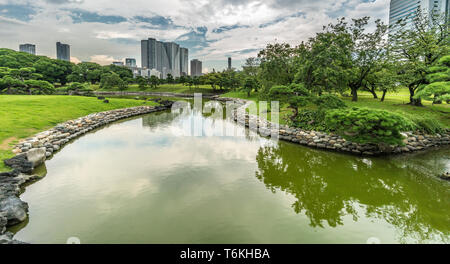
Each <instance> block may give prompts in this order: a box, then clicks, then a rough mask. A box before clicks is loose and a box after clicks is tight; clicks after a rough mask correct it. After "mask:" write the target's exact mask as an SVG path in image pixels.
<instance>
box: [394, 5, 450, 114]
mask: <svg viewBox="0 0 450 264" xmlns="http://www.w3.org/2000/svg"><path fill="white" fill-rule="evenodd" d="M407 20H411V21H412V26H409V25H408V24H407ZM449 28H450V27H449V21H446V20H445V18H444V17H443V16H435V15H431V16H430V15H428V14H426V13H424V12H423V11H421V10H420V9H418V10H417V12H416V13H415V14H414V16H413V17H406V18H405V19H402V20H399V22H398V23H397V24H396V25H395V26H394V27H393V28H392V30H391V31H392V32H391V33H390V36H389V39H390V50H391V52H392V54H393V56H394V60H395V61H398V62H399V67H400V72H401V74H400V76H399V81H401V82H402V83H403V84H404V85H405V86H406V87H408V89H409V93H410V104H411V105H416V106H420V105H422V102H421V99H422V97H420V96H419V97H415V93H416V92H417V91H418V89H420V88H422V87H425V85H426V84H428V80H427V74H428V72H427V71H428V69H430V67H432V66H434V65H436V64H437V62H438V61H439V59H440V58H441V57H442V56H444V55H448V54H449V53H450V34H449Z"/></svg>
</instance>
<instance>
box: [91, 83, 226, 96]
mask: <svg viewBox="0 0 450 264" xmlns="http://www.w3.org/2000/svg"><path fill="white" fill-rule="evenodd" d="M91 88H92V89H94V90H97V91H119V89H117V88H113V89H100V88H99V85H98V84H91ZM125 91H128V92H158V93H162V92H169V93H180V94H192V93H203V94H217V93H221V92H220V91H214V90H213V89H212V87H211V85H199V86H198V88H196V87H194V86H192V87H191V88H189V86H185V85H182V84H161V85H159V86H158V87H157V88H147V89H145V90H141V89H139V86H138V85H137V84H130V85H128V89H127V90H125Z"/></svg>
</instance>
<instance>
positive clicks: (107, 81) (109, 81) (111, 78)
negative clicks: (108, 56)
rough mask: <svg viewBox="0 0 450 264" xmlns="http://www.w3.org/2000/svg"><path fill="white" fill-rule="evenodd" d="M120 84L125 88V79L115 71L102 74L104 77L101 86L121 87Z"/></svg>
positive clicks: (109, 87) (107, 87) (108, 87)
mask: <svg viewBox="0 0 450 264" xmlns="http://www.w3.org/2000/svg"><path fill="white" fill-rule="evenodd" d="M119 86H121V88H124V84H123V81H122V79H121V78H120V77H119V75H118V74H116V73H114V72H113V73H105V74H102V77H101V80H100V88H106V89H111V88H114V87H119ZM127 86H128V85H127Z"/></svg>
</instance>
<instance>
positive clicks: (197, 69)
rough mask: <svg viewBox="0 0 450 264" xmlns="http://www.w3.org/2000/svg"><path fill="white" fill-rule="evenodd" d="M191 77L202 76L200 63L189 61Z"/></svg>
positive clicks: (195, 60)
mask: <svg viewBox="0 0 450 264" xmlns="http://www.w3.org/2000/svg"><path fill="white" fill-rule="evenodd" d="M191 76H192V77H195V76H202V62H201V61H199V60H197V59H194V60H191Z"/></svg>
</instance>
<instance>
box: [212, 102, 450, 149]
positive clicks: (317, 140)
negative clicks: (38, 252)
mask: <svg viewBox="0 0 450 264" xmlns="http://www.w3.org/2000/svg"><path fill="white" fill-rule="evenodd" d="M213 99H215V100H218V101H223V102H225V101H233V102H234V103H235V104H237V105H239V106H240V107H243V106H244V107H245V106H246V105H247V104H248V103H249V101H247V100H244V99H236V98H221V97H215V98H213ZM234 120H235V121H238V122H239V123H241V124H242V125H244V124H245V126H247V127H250V128H253V129H257V130H258V131H257V132H260V133H261V134H262V135H270V134H271V131H270V130H271V128H272V127H275V125H274V124H272V123H271V122H269V121H267V120H265V119H262V118H258V117H257V116H255V115H249V114H248V113H246V112H245V111H235V112H234ZM244 120H245V121H244ZM250 124H253V125H250ZM278 132H279V133H278V134H279V139H281V140H285V141H290V142H293V143H297V144H301V145H305V146H309V147H314V148H319V149H327V150H334V151H340V152H347V153H352V154H357V155H367V156H376V155H387V154H399V153H408V152H414V151H420V150H425V149H429V148H433V147H439V146H444V145H449V144H450V133H445V134H435V135H428V134H421V133H418V132H414V133H413V132H405V133H402V135H403V137H404V140H403V145H402V146H395V145H389V144H359V143H355V142H351V141H348V140H346V139H345V138H343V137H341V136H339V135H337V134H334V133H325V132H318V131H307V130H302V129H299V128H292V127H289V126H285V125H280V126H279V131H278Z"/></svg>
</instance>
